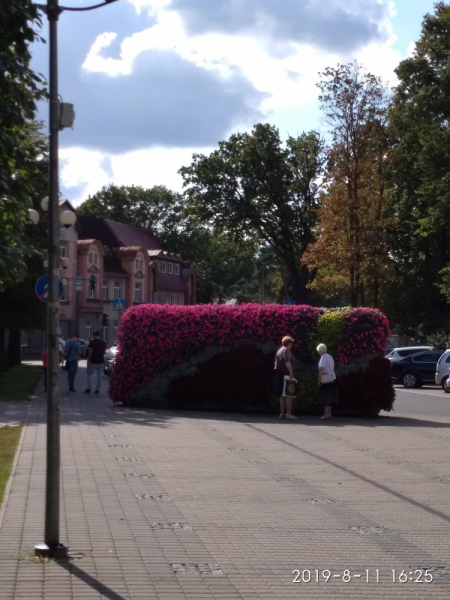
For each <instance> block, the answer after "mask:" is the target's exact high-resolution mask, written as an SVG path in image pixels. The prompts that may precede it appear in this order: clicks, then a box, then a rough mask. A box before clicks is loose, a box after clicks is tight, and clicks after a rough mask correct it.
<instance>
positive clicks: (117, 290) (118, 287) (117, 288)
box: [114, 281, 122, 298]
mask: <svg viewBox="0 0 450 600" xmlns="http://www.w3.org/2000/svg"><path fill="white" fill-rule="evenodd" d="M114 298H122V282H121V281H115V282H114Z"/></svg>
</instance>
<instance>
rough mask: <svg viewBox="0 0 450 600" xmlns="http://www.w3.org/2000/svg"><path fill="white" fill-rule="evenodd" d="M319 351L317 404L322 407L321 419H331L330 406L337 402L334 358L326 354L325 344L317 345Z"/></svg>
mask: <svg viewBox="0 0 450 600" xmlns="http://www.w3.org/2000/svg"><path fill="white" fill-rule="evenodd" d="M317 352H318V353H319V356H320V360H319V381H318V384H319V394H318V397H317V404H318V405H319V406H323V407H324V414H323V416H322V417H320V418H321V419H331V417H332V415H331V407H332V406H333V404H337V403H338V394H337V383H336V373H335V371H334V360H333V358H332V356H330V354H328V351H327V347H326V346H325V344H319V345H318V346H317Z"/></svg>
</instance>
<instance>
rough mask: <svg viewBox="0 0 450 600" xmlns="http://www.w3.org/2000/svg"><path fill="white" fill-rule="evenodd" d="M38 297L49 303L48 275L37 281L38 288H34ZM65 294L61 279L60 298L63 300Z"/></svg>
mask: <svg viewBox="0 0 450 600" xmlns="http://www.w3.org/2000/svg"><path fill="white" fill-rule="evenodd" d="M34 289H35V292H36V296H37V297H38V298H39V300H42V302H48V275H43V276H42V277H40V278H39V279H38V280H37V281H36V287H35V288H34ZM63 294H64V286H63V284H62V281H61V279H60V280H59V298H60V299H61V298H62V297H63Z"/></svg>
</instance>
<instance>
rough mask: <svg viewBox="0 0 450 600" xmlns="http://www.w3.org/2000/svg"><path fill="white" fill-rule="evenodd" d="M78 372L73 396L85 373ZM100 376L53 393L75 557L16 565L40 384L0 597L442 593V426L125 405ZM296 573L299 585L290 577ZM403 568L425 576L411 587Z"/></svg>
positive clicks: (1, 538)
mask: <svg viewBox="0 0 450 600" xmlns="http://www.w3.org/2000/svg"><path fill="white" fill-rule="evenodd" d="M77 379H78V381H77V383H76V385H77V386H78V387H77V389H79V390H83V389H84V388H85V387H86V386H85V381H86V379H85V372H83V370H81V373H80V374H79V375H78V377H77ZM107 385H108V381H107V380H104V381H103V386H104V388H105V389H104V390H103V392H104V394H105V395H104V396H101V397H95V396H93V395H91V396H85V395H83V394H81V393H77V394H73V395H70V396H68V395H67V394H66V393H63V398H64V399H63V402H62V419H61V423H62V428H61V446H62V448H61V451H62V468H61V484H62V495H61V541H62V542H63V543H66V544H68V545H69V546H70V551H69V552H70V555H71V558H72V559H71V561H70V562H69V563H47V564H40V563H34V562H31V561H29V560H23V559H21V560H19V558H18V555H19V553H20V552H22V553H23V552H24V551H29V550H32V549H33V546H34V544H36V543H39V542H41V541H43V531H44V496H45V443H46V440H45V419H46V401H45V398H44V397H43V395H42V387H40V388H38V396H37V397H36V398H35V399H34V400H33V401H32V403H31V405H30V409H29V412H28V417H27V419H28V420H27V424H26V426H25V432H24V436H23V443H22V446H21V449H20V454H19V457H18V463H17V469H16V473H15V476H14V479H13V483H12V488H11V492H10V495H9V498H8V501H7V505H6V511H5V515H4V520H3V523H2V524H1V529H0V582H1V585H0V599H8V600H12V599H20V598H23V599H27V600H30V599H33V600H35V599H44V598H45V600H51V599H55V600H56V599H58V600H62V599H64V600H65V599H71V598H74V599H76V600H82V599H85V598H86V599H87V598H106V599H108V600H134V599H144V598H145V599H146V600H149V599H153V598H157V599H161V600H178V599H180V600H181V599H187V598H190V599H192V600H200V599H203V598H211V599H221V600H232V599H233V600H234V599H238V598H242V599H245V600H253V599H260V598H266V599H267V600H276V599H279V598H283V599H291V598H292V599H293V598H304V599H308V600H314V599H316V598H317V599H330V600H336V599H340V598H345V599H354V600H361V599H367V600H374V599H378V598H380V599H381V598H383V599H386V598H388V599H391V598H396V599H400V598H404V599H414V598H416V599H420V600H424V599H428V598H433V599H435V598H438V599H442V600H444V599H447V598H449V597H450V470H449V463H448V456H449V454H448V453H449V442H450V419H445V418H440V417H436V418H433V419H428V420H427V419H426V418H423V419H419V418H411V417H408V416H402V415H398V414H395V416H386V417H383V418H381V419H376V420H359V419H355V420H350V419H335V420H332V421H329V422H324V421H319V420H317V419H316V418H303V419H299V421H295V422H294V421H293V422H285V421H278V420H277V419H276V420H275V419H273V418H272V417H266V416H264V417H258V416H248V415H221V414H212V413H208V414H207V413H194V412H185V413H182V414H181V413H175V412H169V411H167V412H165V411H159V410H158V411H156V410H139V409H127V408H125V407H122V406H117V405H113V404H112V403H111V401H110V400H109V399H108V397H107V395H106V389H107ZM63 386H64V387H63V390H66V389H67V385H66V381H65V379H64V382H63ZM39 392H40V393H39ZM0 405H1V403H0ZM14 418H16V419H17V420H18V421H19V422H20V420H21V418H20V416H19V415H15V416H14ZM1 419H2V415H1V412H0V421H1ZM11 419H12V417H11ZM22 556H23V554H22ZM295 569H298V570H299V571H300V574H299V576H298V579H299V581H301V580H303V581H305V580H307V579H308V577H309V575H310V576H311V582H309V583H306V582H303V583H300V582H299V583H293V579H294V577H295V574H293V571H294V570H295ZM316 569H318V575H319V579H320V582H319V583H316V582H315V579H316V577H317V574H316V571H315V570H316ZM326 569H328V570H329V572H330V573H329V575H330V577H329V580H328V582H326V581H325V579H326V578H328V573H327V572H326V573H325V574H324V573H323V571H324V570H326ZM392 569H396V578H397V582H396V583H393V582H392V578H393V573H392ZM403 569H404V570H405V573H406V576H407V578H408V581H407V582H406V583H401V582H399V575H400V574H401V572H402V570H403ZM415 569H422V570H423V571H424V570H425V569H430V573H431V575H432V576H433V578H434V581H433V582H432V583H420V582H415V579H416V578H418V577H420V574H419V573H417V574H414V571H415ZM344 570H348V571H349V574H346V575H345V577H343V575H344ZM377 570H378V574H377ZM410 573H411V575H410ZM358 575H360V577H358ZM349 576H351V578H352V581H350V582H345V580H346V579H348V577H349ZM367 577H368V578H369V582H367V581H366V580H367ZM402 577H404V576H402ZM410 578H412V580H411V581H410V580H409V579H410ZM377 579H378V580H379V581H378V582H377ZM422 579H424V576H423V575H422Z"/></svg>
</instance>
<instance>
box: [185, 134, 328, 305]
mask: <svg viewBox="0 0 450 600" xmlns="http://www.w3.org/2000/svg"><path fill="white" fill-rule="evenodd" d="M323 167H324V143H323V140H322V139H321V137H320V135H319V134H317V133H315V132H311V133H309V134H303V135H301V136H300V137H298V138H295V139H294V138H290V139H289V140H288V141H287V144H286V145H285V146H283V144H282V142H281V139H280V136H279V133H278V130H277V129H276V128H275V127H272V126H270V125H267V124H266V125H262V124H260V125H256V126H255V127H254V128H253V130H252V132H251V133H250V134H247V133H245V134H234V135H232V136H231V137H230V138H229V140H227V141H222V142H220V143H219V148H218V150H215V151H214V152H213V153H212V154H210V155H209V156H204V155H198V154H197V155H194V156H193V162H192V164H191V165H190V166H188V167H183V168H182V169H180V171H179V172H180V174H181V176H182V177H183V179H184V186H185V188H186V196H187V210H189V212H190V213H191V214H193V215H195V217H196V218H197V219H198V221H199V222H201V223H202V224H203V225H205V226H209V227H210V228H214V229H215V230H217V231H218V232H221V233H223V234H224V235H226V236H227V237H229V238H230V239H233V240H239V239H243V240H247V241H251V242H253V243H255V244H257V245H260V246H261V245H267V246H270V247H271V248H272V250H273V251H274V253H275V254H276V256H277V257H278V259H279V260H280V261H281V262H282V263H283V264H284V265H285V266H286V269H287V270H288V272H289V276H290V291H291V294H292V297H293V298H294V299H296V300H297V301H300V302H305V301H306V298H307V295H308V291H307V289H306V286H307V284H308V282H309V280H310V278H311V274H310V273H309V271H308V269H307V268H306V267H304V266H302V265H301V264H300V258H301V256H302V254H303V252H304V251H305V249H306V247H307V245H308V244H309V243H310V242H311V241H312V240H313V237H314V235H313V229H314V227H315V225H316V223H317V215H316V209H317V195H318V188H319V185H320V183H319V182H320V180H321V178H322V175H323Z"/></svg>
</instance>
